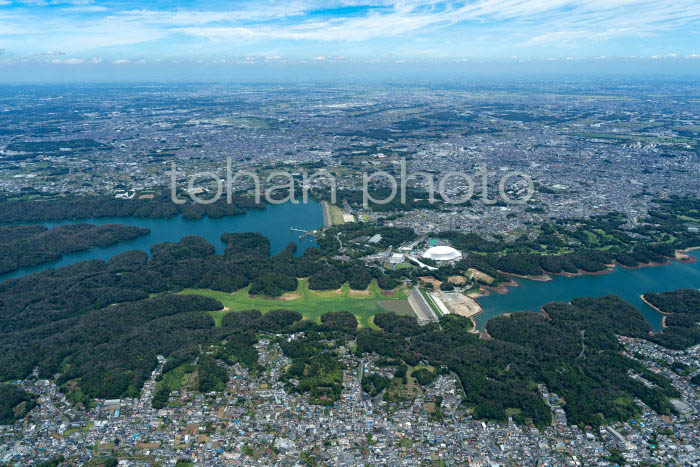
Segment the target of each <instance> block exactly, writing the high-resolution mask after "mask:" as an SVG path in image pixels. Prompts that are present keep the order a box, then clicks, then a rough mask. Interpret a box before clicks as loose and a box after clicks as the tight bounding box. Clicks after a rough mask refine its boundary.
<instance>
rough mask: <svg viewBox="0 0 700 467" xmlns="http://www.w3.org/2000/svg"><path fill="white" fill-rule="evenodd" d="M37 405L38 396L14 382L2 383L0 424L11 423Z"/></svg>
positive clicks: (0, 388)
mask: <svg viewBox="0 0 700 467" xmlns="http://www.w3.org/2000/svg"><path fill="white" fill-rule="evenodd" d="M35 406H36V397H35V396H33V395H32V394H29V393H28V392H27V391H24V390H23V389H21V388H18V387H17V386H15V385H14V384H0V425H11V424H12V423H14V422H16V421H17V420H20V419H22V418H23V417H24V416H25V415H26V414H27V412H29V411H30V410H32V409H33V408H34V407H35Z"/></svg>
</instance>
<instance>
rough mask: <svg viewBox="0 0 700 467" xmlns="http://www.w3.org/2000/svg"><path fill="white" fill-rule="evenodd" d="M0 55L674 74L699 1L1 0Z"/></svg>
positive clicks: (691, 57) (9, 60)
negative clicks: (649, 66) (568, 66)
mask: <svg viewBox="0 0 700 467" xmlns="http://www.w3.org/2000/svg"><path fill="white" fill-rule="evenodd" d="M0 52H1V53H0V65H4V66H5V70H7V68H6V67H7V66H9V65H17V66H20V67H27V66H28V65H30V64H40V65H42V66H43V65H46V64H49V65H56V66H68V65H79V66H80V67H81V68H85V67H89V66H95V67H98V66H104V65H110V66H111V65H129V66H137V65H148V66H155V65H158V64H164V63H167V64H170V65H173V64H178V63H205V64H231V65H240V66H244V65H260V64H261V63H276V64H295V65H297V64H304V63H308V64H316V65H317V64H319V63H326V64H327V63H336V64H354V65H357V64H362V63H366V64H373V63H393V64H402V63H405V64H415V65H414V66H420V65H421V64H425V63H426V62H427V63H437V64H439V65H440V66H448V65H449V64H457V65H459V66H461V65H460V64H464V63H472V64H478V63H482V62H486V63H488V62H493V61H498V62H503V63H505V62H513V63H523V62H533V61H535V62H537V61H561V62H571V61H577V60H581V61H584V62H586V63H588V62H590V61H594V60H633V61H634V60H636V61H640V60H642V61H644V60H648V61H651V60H666V61H670V62H671V63H675V64H680V65H679V66H680V67H681V68H682V67H687V66H688V65H687V64H686V63H681V62H687V61H692V62H700V1H698V0H673V1H670V0H653V1H650V0H471V1H454V2H452V1H431V0H428V1H416V0H404V1H394V2H388V1H384V0H331V1H320V0H290V1H265V0H258V1H226V2H220V1H206V2H205V1H179V2H175V1H157V2H134V1H129V0H125V1H104V2H103V1H99V0H72V1H64V0H25V1H20V2H15V1H10V0H0ZM692 68H694V69H697V65H695V64H693V65H692ZM0 72H2V68H0Z"/></svg>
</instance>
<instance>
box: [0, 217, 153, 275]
mask: <svg viewBox="0 0 700 467" xmlns="http://www.w3.org/2000/svg"><path fill="white" fill-rule="evenodd" d="M150 232H151V231H150V230H149V229H143V228H140V227H132V226H127V225H118V224H108V225H91V224H70V225H59V226H56V227H53V228H52V229H49V228H48V227H45V226H43V225H12V226H5V227H0V274H5V273H7V272H11V271H15V270H17V269H19V268H26V267H30V266H36V265H39V264H42V263H47V262H50V261H56V260H58V259H60V258H61V257H62V256H63V255H65V254H67V253H74V252H76V251H83V250H89V249H90V248H93V247H96V246H107V245H112V244H114V243H119V242H123V241H128V240H133V239H135V238H137V237H140V236H142V235H148V234H149V233H150Z"/></svg>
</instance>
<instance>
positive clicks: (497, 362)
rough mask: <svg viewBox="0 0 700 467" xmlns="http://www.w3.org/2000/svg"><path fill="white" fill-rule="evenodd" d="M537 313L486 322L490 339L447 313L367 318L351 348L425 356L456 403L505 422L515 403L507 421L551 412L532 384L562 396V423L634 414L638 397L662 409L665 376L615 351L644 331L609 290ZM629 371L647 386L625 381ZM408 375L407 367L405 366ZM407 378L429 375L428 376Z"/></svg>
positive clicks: (412, 359) (409, 359) (407, 358)
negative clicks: (427, 318) (456, 388)
mask: <svg viewBox="0 0 700 467" xmlns="http://www.w3.org/2000/svg"><path fill="white" fill-rule="evenodd" d="M545 311H546V315H545V314H540V313H514V314H512V315H511V316H509V317H505V316H501V317H498V318H494V319H492V320H490V321H489V322H488V324H487V329H488V332H489V334H490V335H491V336H492V337H493V339H492V340H481V339H479V338H478V336H477V335H475V334H473V333H470V332H468V330H469V322H468V321H467V320H466V319H465V318H462V317H459V316H455V315H447V316H444V317H442V318H441V319H440V323H439V324H435V323H434V324H429V325H427V326H422V327H421V326H418V325H417V324H416V322H415V319H413V318H409V317H402V316H395V315H392V314H384V315H377V316H376V317H375V323H376V324H377V325H379V326H380V327H381V328H382V331H381V332H379V331H372V330H361V331H360V332H359V334H358V338H357V346H358V351H360V352H376V353H378V354H380V355H382V356H385V357H391V358H396V359H401V360H403V361H404V362H406V363H407V364H408V365H415V364H416V363H417V362H418V361H427V362H428V363H429V364H430V365H432V366H435V367H441V366H445V367H447V368H448V369H449V370H451V371H453V372H454V373H455V374H457V375H458V377H459V379H460V381H461V383H462V386H463V388H464V391H465V397H466V403H467V404H468V405H470V406H473V407H474V414H475V415H476V416H477V417H478V418H487V419H493V420H498V421H502V422H503V421H505V420H506V417H507V415H506V414H507V410H508V409H516V410H515V413H516V416H515V417H514V418H515V420H516V421H517V422H520V423H524V422H530V421H532V422H533V423H535V424H536V425H543V424H547V423H549V421H550V419H551V414H550V410H549V408H548V407H547V406H546V405H545V404H544V402H543V400H542V398H541V396H540V395H539V393H538V392H537V384H538V383H545V384H546V385H547V387H548V388H549V389H550V390H552V391H554V392H556V393H557V394H559V395H560V396H563V397H564V398H565V399H566V401H567V404H566V406H565V410H566V412H567V416H568V417H569V421H570V422H571V423H576V424H579V425H584V426H585V425H592V426H599V425H600V424H603V423H605V422H606V421H610V420H624V419H628V418H630V417H633V416H635V415H636V414H637V413H638V410H639V409H638V407H637V406H636V404H635V403H634V402H633V397H638V398H640V399H641V400H643V401H644V402H645V403H647V404H648V405H649V406H651V407H652V408H654V409H655V410H657V411H658V412H660V413H670V412H671V411H672V407H671V405H670V403H669V401H668V398H669V397H677V396H678V393H677V392H676V390H675V389H674V388H673V387H672V386H671V384H670V381H668V380H666V379H665V378H663V377H660V376H658V375H656V374H654V373H652V372H650V371H649V370H647V369H646V368H645V367H643V366H642V365H640V364H638V363H637V362H635V361H633V360H630V359H628V358H625V357H624V356H622V354H621V353H620V350H621V345H620V344H619V343H618V342H617V338H616V334H621V335H626V336H634V337H646V336H647V335H648V332H649V330H650V328H649V325H648V323H647V322H646V321H645V319H644V317H643V315H642V314H641V313H640V312H639V311H637V310H636V309H634V308H633V307H632V306H630V305H628V304H626V303H625V302H623V301H622V300H620V299H619V298H617V297H612V296H611V297H603V298H600V299H592V298H582V299H576V300H574V301H573V302H572V303H571V304H565V303H551V304H549V305H546V306H545ZM628 370H632V371H634V372H636V373H638V374H640V375H641V376H642V377H644V378H645V379H647V380H648V381H651V382H653V383H654V384H655V385H656V386H655V387H653V388H648V387H647V386H645V385H644V384H642V383H641V382H639V381H636V380H634V379H632V378H630V377H629V376H628V375H627V371H628ZM414 373H415V372H414ZM418 373H419V374H417V375H415V377H417V378H420V379H425V380H426V382H427V381H429V379H430V377H431V376H432V375H430V374H420V371H419V372H418Z"/></svg>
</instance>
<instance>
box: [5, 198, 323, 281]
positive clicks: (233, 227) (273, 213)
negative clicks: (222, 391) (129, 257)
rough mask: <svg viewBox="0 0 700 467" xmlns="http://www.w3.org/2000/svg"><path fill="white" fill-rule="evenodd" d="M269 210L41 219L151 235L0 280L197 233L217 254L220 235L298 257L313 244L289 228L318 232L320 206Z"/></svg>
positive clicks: (285, 206)
mask: <svg viewBox="0 0 700 467" xmlns="http://www.w3.org/2000/svg"><path fill="white" fill-rule="evenodd" d="M266 207H267V209H252V210H250V211H248V212H247V213H245V214H241V215H239V216H229V217H221V218H210V217H203V218H202V219H196V220H186V219H183V218H182V217H180V216H177V217H171V218H168V219H150V218H137V217H99V218H88V219H72V220H67V221H61V222H41V224H43V225H45V226H47V227H49V228H51V227H54V226H56V225H65V224H95V225H104V224H122V225H132V226H137V227H145V228H149V229H151V233H150V234H149V235H144V236H142V237H139V238H136V239H134V240H131V241H128V242H120V243H117V244H114V245H110V246H107V247H95V248H92V249H91V250H87V251H80V252H77V253H71V254H67V255H63V257H62V258H61V259H59V260H58V261H54V262H51V263H44V264H41V265H39V266H35V267H31V268H23V269H19V270H17V271H13V272H10V273H8V274H3V275H0V282H2V281H4V280H6V279H11V278H14V277H21V276H25V275H27V274H32V273H36V272H39V271H43V270H45V269H49V268H54V269H55V268H60V267H63V266H68V265H71V264H75V263H77V262H80V261H86V260H91V259H101V260H105V261H107V260H109V259H110V258H112V257H113V256H115V255H118V254H120V253H124V252H125V251H130V250H143V251H145V252H146V253H148V254H149V255H150V248H151V246H152V245H155V244H156V243H163V242H177V241H179V240H180V239H181V238H182V237H186V236H188V235H199V236H200V237H203V238H204V239H206V240H207V241H208V242H209V243H211V244H212V245H214V247H216V252H217V253H223V252H224V247H225V245H224V243H223V242H222V241H221V235H222V234H224V233H242V232H258V233H261V234H263V235H264V236H266V237H267V238H269V239H270V251H271V253H272V254H273V255H274V254H276V253H279V252H280V251H282V250H283V249H284V248H285V247H286V246H287V245H288V244H290V243H292V242H294V243H296V244H297V246H298V249H297V253H296V254H297V255H301V253H303V252H304V250H305V249H306V248H308V247H310V246H317V244H316V239H315V237H314V236H313V235H307V236H305V237H304V238H302V239H300V238H299V237H300V236H301V235H303V232H298V231H294V230H292V228H294V229H300V230H306V231H309V230H316V229H318V228H321V227H323V209H322V208H321V204H320V203H317V202H315V201H309V202H308V203H306V204H303V203H299V204H296V205H295V204H291V203H285V204H277V205H267V206H266Z"/></svg>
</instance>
